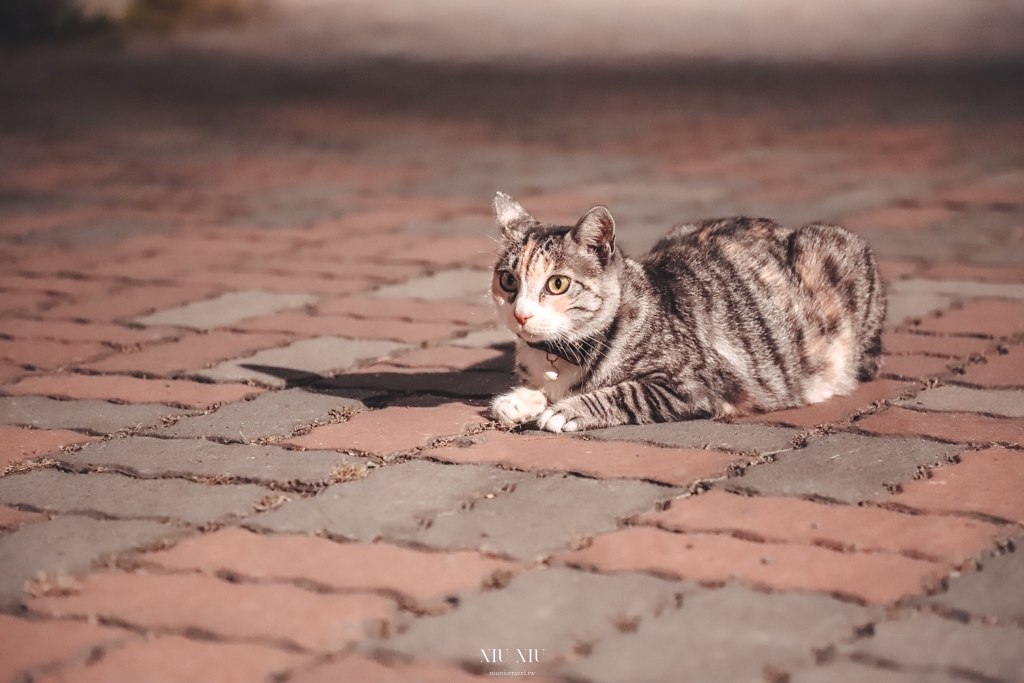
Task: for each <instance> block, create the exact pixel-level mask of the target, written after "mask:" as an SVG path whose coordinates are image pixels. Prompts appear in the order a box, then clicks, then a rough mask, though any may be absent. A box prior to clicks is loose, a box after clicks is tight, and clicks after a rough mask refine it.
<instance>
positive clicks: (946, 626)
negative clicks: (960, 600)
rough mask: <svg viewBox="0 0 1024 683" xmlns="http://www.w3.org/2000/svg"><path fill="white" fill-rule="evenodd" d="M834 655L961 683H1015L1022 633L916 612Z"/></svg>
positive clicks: (1022, 670) (1023, 657)
mask: <svg viewBox="0 0 1024 683" xmlns="http://www.w3.org/2000/svg"><path fill="white" fill-rule="evenodd" d="M839 651H840V652H842V653H844V654H847V655H851V656H854V657H857V658H869V659H874V660H883V661H885V662H892V663H895V664H901V665H904V666H919V667H929V668H931V669H935V670H940V671H941V670H943V669H945V670H947V671H949V672H951V673H953V672H955V673H957V674H958V675H960V676H961V677H962V678H966V679H967V680H979V679H980V680H989V679H995V680H999V681H1019V680H1020V679H1021V676H1022V675H1024V629H1020V628H1015V627H1009V626H987V625H983V624H963V623H961V622H958V621H954V620H952V619H943V618H941V617H938V616H934V615H928V614H921V613H914V614H910V615H909V616H908V617H907V618H905V619H901V620H899V621H890V622H884V623H880V624H876V625H875V634H874V636H872V637H871V638H864V639H861V640H858V641H856V642H854V643H851V644H847V645H842V646H840V647H839ZM972 674H973V677H972ZM982 676H988V677H989V679H984V678H981V677H982Z"/></svg>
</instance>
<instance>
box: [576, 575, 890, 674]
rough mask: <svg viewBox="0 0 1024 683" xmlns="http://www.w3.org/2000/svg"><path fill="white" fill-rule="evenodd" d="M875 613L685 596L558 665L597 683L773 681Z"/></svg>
mask: <svg viewBox="0 0 1024 683" xmlns="http://www.w3.org/2000/svg"><path fill="white" fill-rule="evenodd" d="M876 615H877V612H876V611H874V610H872V609H869V608H865V607H860V606H858V605H853V604H850V603H845V602H839V601H837V600H833V599H831V598H828V597H825V596H821V595H813V594H808V593H775V594H765V593H760V592H757V591H754V590H750V589H746V588H740V587H737V586H726V587H725V588H722V589H720V590H708V591H703V592H699V593H696V594H694V595H692V596H689V595H688V596H685V597H684V601H683V607H682V609H681V610H679V611H671V612H668V613H667V614H665V615H663V616H661V617H658V618H657V619H648V620H644V621H642V622H640V627H639V628H638V629H637V630H636V632H635V633H621V634H615V635H613V636H611V637H609V638H606V639H605V640H603V641H601V642H599V643H597V644H596V645H595V646H594V650H593V653H592V654H591V655H590V656H589V657H586V658H582V659H580V660H578V661H576V662H573V663H571V664H568V665H566V666H564V667H563V669H562V670H563V672H564V673H566V674H569V675H570V676H574V677H578V678H582V679H584V680H588V681H593V682H594V683H645V682H647V681H650V682H655V681H657V682H659V683H660V682H664V681H672V682H673V683H689V682H691V681H692V682H693V683H717V682H719V681H720V682H722V683H734V682H736V681H749V682H751V683H752V682H754V681H764V680H773V679H772V678H770V677H769V676H767V675H766V672H770V671H774V672H779V673H783V672H788V671H791V670H794V669H799V668H805V667H807V666H809V665H811V664H813V663H814V654H813V651H814V649H816V648H822V647H826V646H828V645H829V644H831V643H833V642H835V641H837V640H840V639H844V638H851V637H852V636H853V635H854V632H855V630H856V629H857V628H858V627H860V626H863V625H865V624H868V623H871V622H872V620H873V619H874V618H875V617H876Z"/></svg>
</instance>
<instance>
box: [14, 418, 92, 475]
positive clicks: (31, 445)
mask: <svg viewBox="0 0 1024 683" xmlns="http://www.w3.org/2000/svg"><path fill="white" fill-rule="evenodd" d="M89 441H95V439H94V438H92V437H89V436H85V435H83V434H78V433H76V432H68V431H64V430H62V429H55V430H50V429H23V428H21V427H11V426H9V425H0V468H4V467H7V466H8V465H9V464H11V461H12V460H27V459H30V458H38V457H39V456H42V455H47V454H49V453H54V452H56V451H59V450H60V449H62V448H65V447H66V446H73V445H75V444H80V443H87V442H89Z"/></svg>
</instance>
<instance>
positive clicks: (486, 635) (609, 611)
mask: <svg viewBox="0 0 1024 683" xmlns="http://www.w3.org/2000/svg"><path fill="white" fill-rule="evenodd" d="M695 590H696V586H695V585H694V584H690V583H685V582H678V581H665V580H663V579H658V578H655V577H652V576H643V575H640V574H629V575H621V576H602V575H600V574H591V573H587V572H580V571H575V570H572V569H569V568H566V567H551V568H545V569H538V570H534V571H531V572H527V573H525V574H521V575H519V576H517V577H516V578H514V579H512V581H511V582H510V583H509V585H508V586H506V587H505V588H503V589H502V590H498V591H485V592H476V593H467V594H464V595H463V596H462V600H461V601H460V603H459V607H458V609H455V610H452V611H450V612H448V613H447V614H444V615H442V616H438V617H425V618H422V619H417V620H416V621H414V622H412V623H411V624H410V625H409V629H408V630H407V631H406V632H404V633H402V634H400V635H398V636H396V637H394V638H391V639H389V640H386V641H381V642H380V643H378V644H376V646H377V648H379V649H380V650H383V651H386V652H393V653H400V654H404V655H412V656H419V657H425V658H428V659H446V660H450V661H453V662H460V663H464V664H468V665H470V666H473V667H475V668H477V669H479V668H481V661H480V659H481V654H480V650H481V649H483V648H492V647H494V648H509V649H510V650H511V653H510V654H511V655H512V656H513V658H512V659H513V661H512V662H511V663H507V664H506V666H504V667H502V666H500V665H498V666H496V667H493V668H492V667H491V666H488V665H486V664H485V665H484V667H483V668H485V670H501V669H507V670H514V669H516V668H519V669H536V667H529V666H524V665H523V664H519V665H518V666H517V665H516V664H515V662H514V657H515V655H516V653H515V650H516V649H522V650H526V649H537V650H544V661H545V662H548V663H551V662H554V661H558V660H564V659H567V658H573V657H574V650H575V649H576V648H578V647H581V646H583V647H586V646H587V645H589V644H591V643H593V642H595V641H600V640H601V639H602V638H604V637H607V636H609V635H611V634H613V633H615V632H616V628H635V627H636V625H637V624H641V623H643V622H645V621H647V620H648V619H653V618H654V617H655V616H656V615H658V614H662V613H665V612H674V611H675V610H676V609H678V607H679V605H680V603H682V604H686V600H687V599H688V597H689V594H690V593H692V592H694V591H695ZM495 614H500V615H502V617H501V618H500V619H495V618H494V615H495ZM467 633H472V634H473V637H472V639H470V640H468V641H467V640H466V639H465V637H464V635H463V634H467ZM491 643H494V645H491ZM506 661H508V660H506Z"/></svg>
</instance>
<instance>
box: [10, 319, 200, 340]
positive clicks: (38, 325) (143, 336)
mask: <svg viewBox="0 0 1024 683" xmlns="http://www.w3.org/2000/svg"><path fill="white" fill-rule="evenodd" d="M0 334H6V335H10V336H12V337H14V338H16V339H56V340H59V341H65V342H107V343H109V344H117V345H119V346H133V345H135V344H145V343H148V342H156V341H164V340H167V339H177V338H179V337H181V336H182V334H183V332H182V331H180V330H177V329H175V328H170V327H147V328H145V329H138V328H131V327H124V326H122V325H115V324H112V323H100V324H86V323H76V322H71V321H67V320H26V319H24V318H3V319H0Z"/></svg>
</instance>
